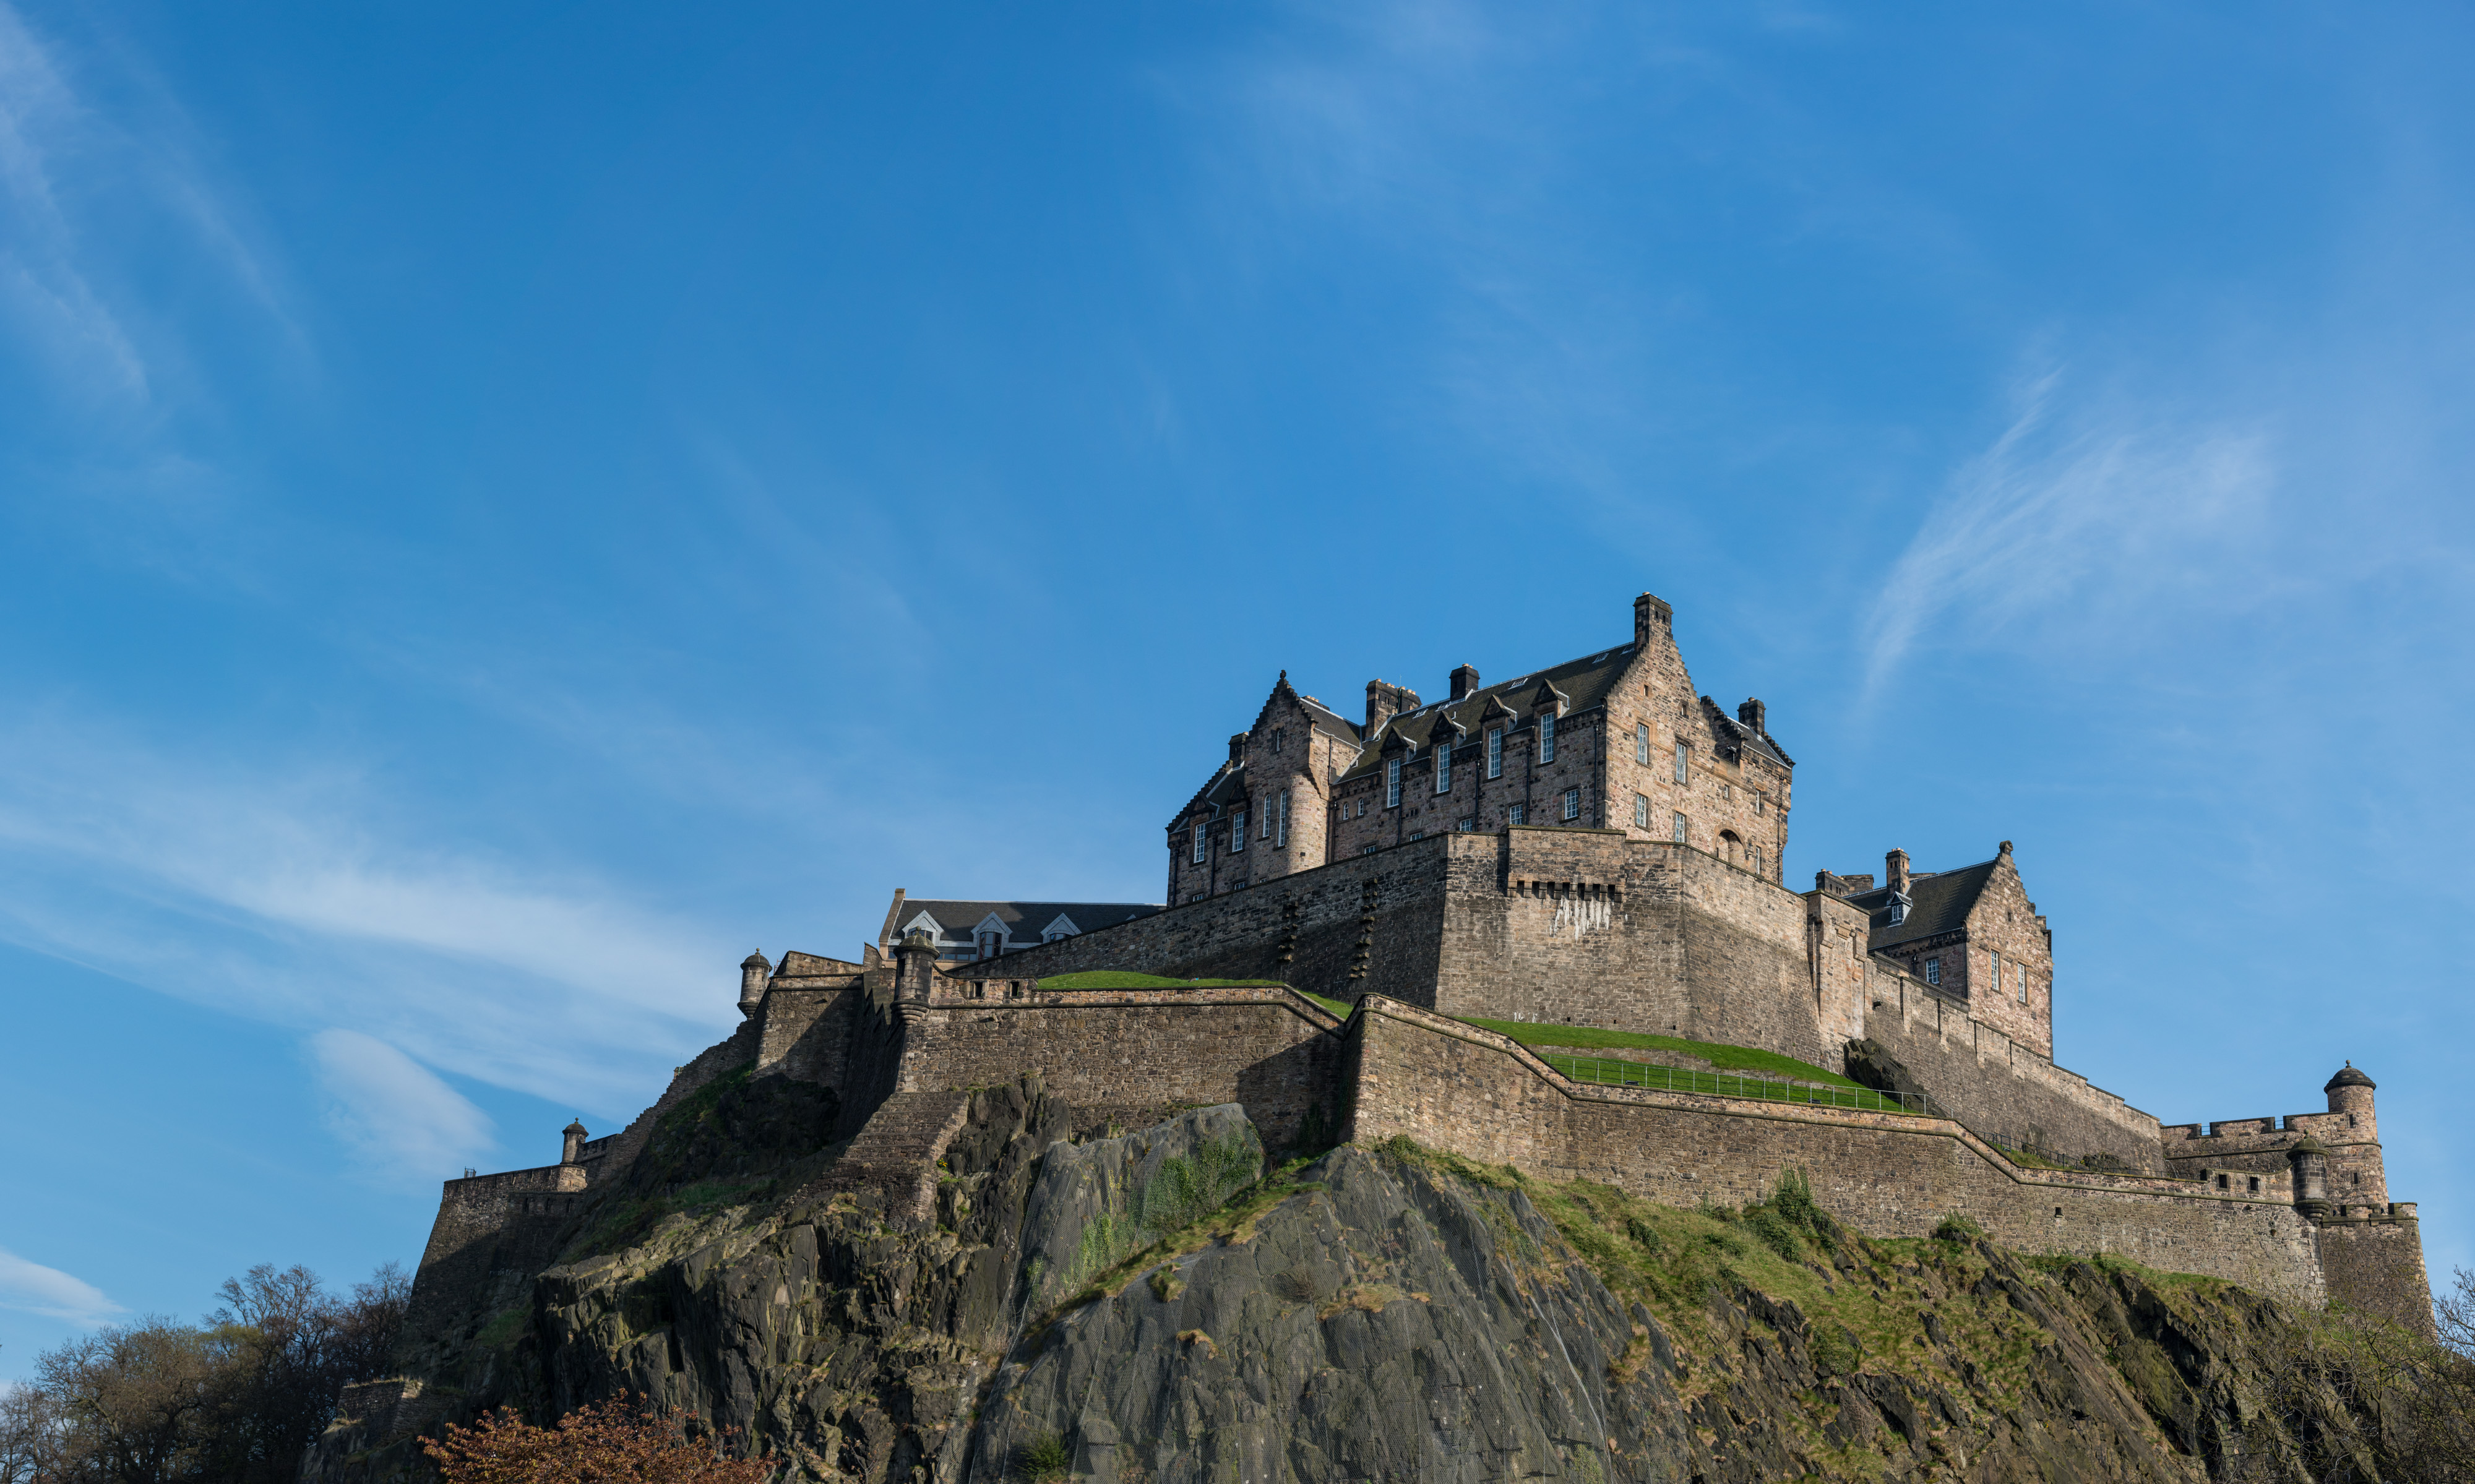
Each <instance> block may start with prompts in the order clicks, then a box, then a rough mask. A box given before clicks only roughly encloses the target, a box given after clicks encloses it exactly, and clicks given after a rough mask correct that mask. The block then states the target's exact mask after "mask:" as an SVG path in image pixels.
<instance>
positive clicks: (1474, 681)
mask: <svg viewBox="0 0 2475 1484" xmlns="http://www.w3.org/2000/svg"><path fill="white" fill-rule="evenodd" d="M1477 689H1478V667H1477V666H1475V665H1464V666H1462V667H1461V668H1460V669H1456V670H1454V671H1453V699H1455V700H1457V701H1465V700H1468V699H1469V698H1470V693H1471V692H1473V691H1475V690H1477Z"/></svg>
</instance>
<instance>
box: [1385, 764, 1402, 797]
mask: <svg viewBox="0 0 2475 1484" xmlns="http://www.w3.org/2000/svg"><path fill="white" fill-rule="evenodd" d="M1384 807H1385V808H1386V809H1398V808H1400V807H1401V760H1400V759H1399V758H1385V760H1384Z"/></svg>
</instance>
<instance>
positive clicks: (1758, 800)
mask: <svg viewBox="0 0 2475 1484" xmlns="http://www.w3.org/2000/svg"><path fill="white" fill-rule="evenodd" d="M1761 812H1762V796H1761V795H1760V794H1758V793H1756V794H1754V795H1753V813H1755V814H1760V813H1761Z"/></svg>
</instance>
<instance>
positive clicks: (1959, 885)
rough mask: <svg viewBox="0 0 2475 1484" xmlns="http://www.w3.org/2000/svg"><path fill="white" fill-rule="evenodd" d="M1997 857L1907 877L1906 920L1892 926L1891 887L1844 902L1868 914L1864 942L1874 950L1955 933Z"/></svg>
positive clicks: (1990, 874) (1981, 891) (1964, 922)
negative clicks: (1869, 926)
mask: <svg viewBox="0 0 2475 1484" xmlns="http://www.w3.org/2000/svg"><path fill="white" fill-rule="evenodd" d="M1997 864H2001V858H2000V857H1998V856H1997V857H1996V858H1995V859H1994V860H1991V861H1981V862H1979V863H1977V864H1974V865H1963V866H1961V867H1960V868H1959V869H1957V870H1955V871H1941V872H1938V873H1936V874H1934V875H1931V876H1910V877H1909V878H1908V920H1907V921H1905V922H1902V923H1899V924H1897V925H1894V924H1893V923H1892V921H1891V888H1888V887H1878V888H1875V889H1874V890H1872V891H1865V892H1860V893H1858V894H1857V895H1855V896H1851V897H1850V898H1848V905H1849V906H1850V907H1854V908H1856V909H1858V910H1860V911H1862V912H1866V913H1867V914H1868V916H1869V917H1870V919H1871V921H1872V924H1873V932H1872V934H1871V935H1869V939H1868V944H1867V946H1868V947H1870V948H1871V949H1872V950H1873V951H1874V952H1875V953H1879V952H1881V951H1882V950H1883V949H1885V948H1896V947H1898V946H1899V944H1901V943H1913V942H1915V941H1916V940H1917V939H1918V938H1921V937H1934V936H1935V935H1937V934H1942V933H1956V932H1958V931H1959V930H1960V929H1961V928H1964V927H1966V926H1967V925H1968V914H1969V913H1970V912H1974V911H1975V910H1976V899H1977V898H1978V897H1981V896H1983V895H1984V894H1985V884H1986V883H1987V882H1989V881H1992V880H1993V879H1994V867H1995V866H1996V865H1997Z"/></svg>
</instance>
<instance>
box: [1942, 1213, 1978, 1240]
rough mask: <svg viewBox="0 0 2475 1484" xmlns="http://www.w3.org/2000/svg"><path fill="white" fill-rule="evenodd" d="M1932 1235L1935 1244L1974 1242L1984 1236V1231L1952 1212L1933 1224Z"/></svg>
mask: <svg viewBox="0 0 2475 1484" xmlns="http://www.w3.org/2000/svg"><path fill="white" fill-rule="evenodd" d="M1933 1234H1934V1240H1935V1241H1937V1242H1974V1241H1977V1240H1979V1239H1980V1238H1982V1237H1983V1236H1984V1235H1985V1229H1984V1228H1983V1227H1980V1226H1978V1225H1977V1224H1976V1223H1974V1222H1973V1221H1971V1220H1969V1219H1968V1218H1967V1217H1965V1216H1963V1215H1961V1214H1960V1213H1959V1212H1957V1211H1953V1212H1951V1213H1950V1214H1949V1215H1948V1216H1945V1217H1944V1218H1943V1219H1942V1220H1941V1221H1940V1222H1938V1223H1936V1224H1935V1226H1934V1229H1933Z"/></svg>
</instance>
